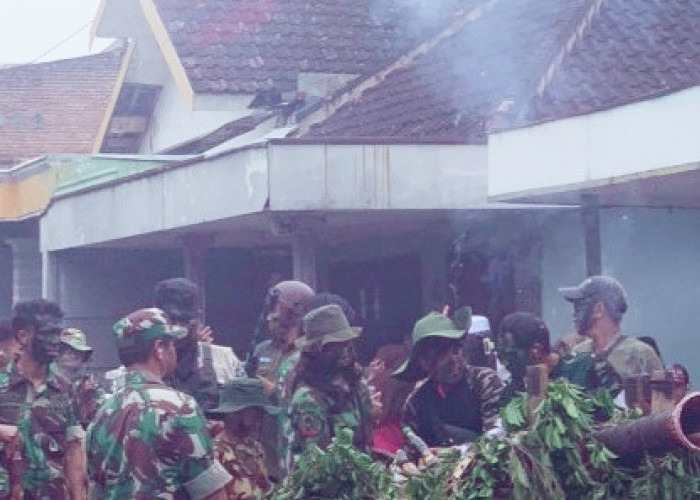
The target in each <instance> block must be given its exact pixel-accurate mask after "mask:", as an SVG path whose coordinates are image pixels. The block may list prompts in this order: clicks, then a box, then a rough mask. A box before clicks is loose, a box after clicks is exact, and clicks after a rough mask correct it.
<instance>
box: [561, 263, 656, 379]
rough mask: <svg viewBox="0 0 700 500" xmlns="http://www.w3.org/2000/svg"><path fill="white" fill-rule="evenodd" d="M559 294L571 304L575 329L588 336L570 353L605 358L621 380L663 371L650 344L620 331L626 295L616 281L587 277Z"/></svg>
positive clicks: (597, 358) (625, 308)
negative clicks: (588, 354)
mask: <svg viewBox="0 0 700 500" xmlns="http://www.w3.org/2000/svg"><path fill="white" fill-rule="evenodd" d="M559 293H560V294H561V295H562V296H563V297H564V298H565V299H566V300H568V301H569V302H571V303H572V304H573V306H574V326H575V327H576V331H577V332H578V333H579V334H581V335H585V336H586V337H588V340H586V341H584V342H582V343H581V344H579V345H577V346H576V347H575V348H574V354H579V353H590V354H591V355H592V356H593V357H594V358H596V360H600V361H603V360H607V361H608V363H610V365H611V366H612V368H613V370H615V371H616V372H617V374H618V375H619V376H620V378H621V379H623V380H624V379H626V378H630V377H635V376H639V375H651V374H652V373H653V372H654V371H656V370H663V365H662V364H661V361H660V360H659V357H658V356H657V355H656V353H655V352H654V350H653V349H652V348H651V347H650V346H648V345H647V344H645V343H644V342H641V341H639V340H637V339H636V338H634V337H628V336H626V335H623V334H622V331H621V329H620V323H621V322H622V317H623V316H624V314H625V312H626V311H627V294H626V293H625V290H624V288H623V287H622V285H621V284H620V283H619V282H618V281H617V280H615V279H613V278H611V277H609V276H590V277H589V278H586V279H585V280H584V281H583V282H581V284H579V285H578V286H572V287H564V288H560V289H559Z"/></svg>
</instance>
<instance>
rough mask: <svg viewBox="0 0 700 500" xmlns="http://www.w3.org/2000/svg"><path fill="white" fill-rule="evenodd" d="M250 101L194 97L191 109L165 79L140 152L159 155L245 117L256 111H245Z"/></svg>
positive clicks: (247, 97) (235, 97)
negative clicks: (193, 104)
mask: <svg viewBox="0 0 700 500" xmlns="http://www.w3.org/2000/svg"><path fill="white" fill-rule="evenodd" d="M252 99H253V96H252V95H225V96H197V97H196V100H195V107H194V109H191V107H190V105H189V104H188V103H187V101H186V100H185V99H184V98H183V96H182V94H181V93H180V91H179V89H178V88H177V87H176V86H175V84H174V82H173V80H172V79H168V81H167V83H165V85H164V86H163V88H162V90H161V92H160V95H159V97H158V102H157V104H156V109H155V111H154V113H153V117H152V118H151V120H150V123H149V128H148V132H147V133H146V134H145V136H144V140H143V142H142V144H141V148H140V151H139V152H140V153H142V154H150V153H158V152H160V151H162V150H164V149H166V148H170V147H172V146H175V145H178V144H180V143H182V142H185V141H189V140H191V139H193V138H195V137H199V136H201V135H204V134H208V133H209V132H213V131H214V130H216V129H217V128H219V127H221V126H222V125H224V124H226V123H228V122H231V121H233V120H237V119H239V118H243V117H245V116H248V115H250V114H251V113H252V112H253V111H255V110H251V109H248V104H250V102H251V100H252ZM183 124H186V126H183Z"/></svg>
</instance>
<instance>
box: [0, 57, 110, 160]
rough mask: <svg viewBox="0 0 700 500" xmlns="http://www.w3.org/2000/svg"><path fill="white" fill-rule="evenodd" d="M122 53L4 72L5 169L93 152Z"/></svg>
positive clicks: (1, 127) (0, 94) (1, 141)
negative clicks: (35, 160) (56, 155)
mask: <svg viewBox="0 0 700 500" xmlns="http://www.w3.org/2000/svg"><path fill="white" fill-rule="evenodd" d="M122 54H123V51H122V50H119V49H117V50H112V51H109V52H104V53H101V54H97V55H92V56H87V57H80V58H76V59H65V60H61V61H54V62H49V63H41V64H29V65H22V66H12V67H9V68H5V69H1V70H0V166H4V167H8V166H12V165H16V164H18V163H21V162H23V161H27V160H30V159H32V158H36V157H37V156H41V155H43V154H51V153H89V152H90V151H91V150H92V146H93V143H94V142H95V139H96V136H97V133H98V131H99V129H100V124H101V123H102V120H103V118H104V116H105V113H106V111H107V105H108V102H109V99H110V96H111V95H112V92H113V90H114V86H115V83H116V79H117V74H118V71H119V66H120V63H121V59H122Z"/></svg>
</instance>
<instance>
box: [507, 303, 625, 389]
mask: <svg viewBox="0 0 700 500" xmlns="http://www.w3.org/2000/svg"><path fill="white" fill-rule="evenodd" d="M497 346H498V357H499V358H500V360H501V361H502V362H503V364H504V365H505V367H506V368H507V369H508V371H509V372H510V374H511V380H510V382H509V383H508V385H507V387H506V391H505V394H506V395H505V396H504V403H506V402H507V401H508V400H510V398H511V397H512V396H514V395H515V393H517V392H520V391H525V373H526V370H527V367H528V366H530V365H545V366H546V367H547V370H548V373H549V378H550V379H555V378H564V379H566V380H568V381H569V382H571V383H573V384H577V385H579V386H581V387H583V388H584V389H586V390H588V391H595V390H596V389H598V388H604V389H607V390H608V391H610V393H611V394H612V396H613V397H615V396H617V395H618V394H619V392H620V391H621V390H622V381H621V380H620V377H619V376H618V375H617V373H616V372H615V370H613V368H612V367H611V366H610V364H609V363H608V362H607V361H605V360H594V359H593V358H591V356H587V355H583V354H579V355H562V354H560V353H558V352H555V351H553V350H552V349H551V346H550V335H549V328H547V325H546V324H545V322H544V321H542V319H540V318H538V317H537V316H535V315H534V314H531V313H527V312H515V313H512V314H509V315H508V316H506V317H505V318H503V321H501V326H500V331H499V334H498V338H497Z"/></svg>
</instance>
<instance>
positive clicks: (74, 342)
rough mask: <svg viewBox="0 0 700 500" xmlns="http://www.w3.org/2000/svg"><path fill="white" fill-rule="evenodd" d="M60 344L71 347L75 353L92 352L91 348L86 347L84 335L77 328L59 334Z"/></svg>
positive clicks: (67, 329)
mask: <svg viewBox="0 0 700 500" xmlns="http://www.w3.org/2000/svg"><path fill="white" fill-rule="evenodd" d="M61 342H63V343H64V344H67V345H69V346H71V347H72V348H73V349H75V350H76V351H82V352H92V347H90V346H89V345H87V340H86V339H85V334H84V333H83V332H82V331H81V330H78V329H77V328H66V329H65V330H63V331H62V332H61Z"/></svg>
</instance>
